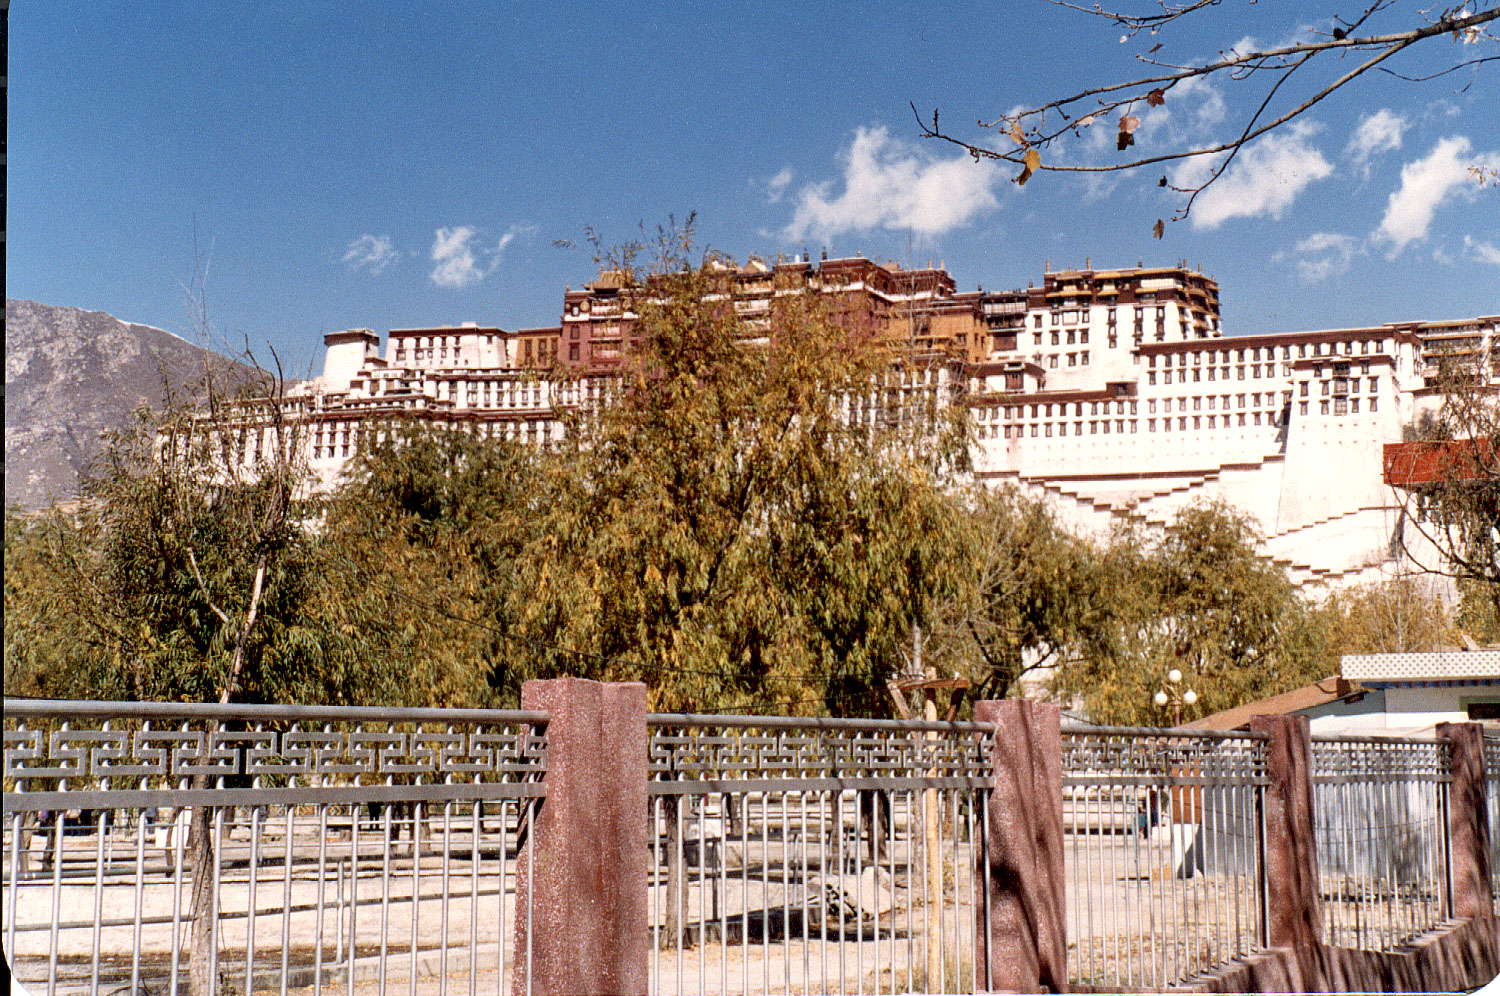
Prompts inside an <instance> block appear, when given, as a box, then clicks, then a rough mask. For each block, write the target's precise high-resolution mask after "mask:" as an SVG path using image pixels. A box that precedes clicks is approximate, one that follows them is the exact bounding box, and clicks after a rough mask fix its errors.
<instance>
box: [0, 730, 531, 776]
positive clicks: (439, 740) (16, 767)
mask: <svg viewBox="0 0 1500 996" xmlns="http://www.w3.org/2000/svg"><path fill="white" fill-rule="evenodd" d="M75 722H76V721H75ZM7 725H9V724H7ZM377 725H378V726H379V727H380V728H378V729H368V728H353V729H328V728H323V727H321V726H320V727H319V728H318V729H308V730H302V729H298V728H296V726H295V725H293V726H291V727H290V728H288V729H266V728H264V727H260V728H252V729H249V730H219V731H216V732H214V733H212V734H209V733H208V732H206V731H204V730H194V729H184V728H182V727H181V726H173V727H170V728H162V729H147V728H134V729H124V728H115V729H110V728H108V726H109V724H107V723H102V722H101V723H99V724H98V727H99V728H95V729H79V728H76V727H70V728H68V729H56V728H54V729H39V728H35V727H32V728H28V727H26V726H25V725H21V724H18V725H17V727H16V728H14V729H6V730H5V734H4V767H3V772H4V776H5V778H6V779H7V781H8V782H10V781H11V780H15V781H17V782H20V781H23V780H24V783H25V788H26V789H29V790H32V791H37V790H40V789H41V788H42V785H41V784H40V782H41V781H42V780H48V781H52V780H66V781H67V782H68V783H69V784H68V785H67V787H68V788H83V787H94V786H100V785H101V784H102V783H104V782H105V780H109V781H108V784H109V786H110V787H119V788H123V787H126V786H128V785H129V784H131V783H132V782H134V781H136V780H139V779H147V780H149V781H155V782H157V783H160V782H169V783H170V782H176V781H180V780H183V779H187V778H191V777H193V776H197V775H207V776H209V777H210V778H215V777H227V776H231V775H233V776H245V777H249V778H254V779H266V780H269V781H270V782H272V783H283V780H287V781H292V780H294V781H295V782H297V783H300V784H302V785H319V784H355V783H358V782H360V781H365V782H366V783H369V780H370V779H378V780H380V781H385V780H386V779H387V778H392V777H395V776H399V780H400V781H402V782H405V783H409V782H411V781H413V780H419V781H422V782H425V783H429V784H431V783H437V782H445V781H453V782H465V781H486V782H491V781H516V780H521V779H522V778H525V777H527V776H536V775H539V774H540V773H541V772H542V771H544V770H545V768H546V734H545V732H539V731H537V730H536V729H535V728H533V727H532V726H531V725H530V724H529V723H526V722H524V721H523V722H518V723H514V724H495V725H490V724H486V725H484V726H483V727H480V728H465V727H462V726H448V727H446V728H442V729H438V730H422V729H416V730H402V729H396V728H393V727H392V726H391V724H388V723H380V724H377Z"/></svg>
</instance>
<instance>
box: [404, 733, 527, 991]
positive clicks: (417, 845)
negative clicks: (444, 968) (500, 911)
mask: <svg viewBox="0 0 1500 996" xmlns="http://www.w3.org/2000/svg"><path fill="white" fill-rule="evenodd" d="M412 736H413V739H415V737H416V734H413V735H412ZM412 749H413V752H415V750H416V746H415V744H414V745H413V747H412ZM421 780H422V779H421V776H420V775H418V776H417V778H416V783H417V784H419V785H420V784H421ZM421 899H422V802H421V800H420V799H418V800H414V801H413V802H412V804H411V971H410V976H409V978H408V980H407V992H409V993H410V994H411V996H417V935H418V931H419V929H420V926H419V919H418V911H419V908H420V906H421ZM502 902H503V899H502Z"/></svg>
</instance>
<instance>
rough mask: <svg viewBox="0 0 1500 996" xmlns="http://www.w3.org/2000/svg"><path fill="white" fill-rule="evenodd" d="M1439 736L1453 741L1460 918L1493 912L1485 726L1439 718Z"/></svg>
mask: <svg viewBox="0 0 1500 996" xmlns="http://www.w3.org/2000/svg"><path fill="white" fill-rule="evenodd" d="M1437 735H1438V736H1440V737H1447V738H1448V741H1449V743H1450V744H1452V752H1451V753H1450V755H1449V771H1450V772H1451V774H1452V776H1453V782H1452V784H1451V785H1449V786H1448V841H1449V859H1448V861H1449V864H1448V868H1449V870H1450V874H1451V875H1452V881H1453V913H1452V915H1453V916H1455V917H1489V916H1493V915H1494V905H1493V904H1494V899H1493V897H1491V895H1490V834H1489V829H1490V824H1489V811H1488V810H1487V809H1486V808H1485V807H1486V799H1485V770H1484V727H1482V726H1481V725H1480V724H1478V723H1439V724H1438V726H1437Z"/></svg>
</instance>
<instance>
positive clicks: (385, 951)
mask: <svg viewBox="0 0 1500 996" xmlns="http://www.w3.org/2000/svg"><path fill="white" fill-rule="evenodd" d="M386 784H387V785H389V784H391V778H390V776H389V775H387V776H386ZM380 834H381V855H380V955H379V959H380V960H379V964H378V968H377V971H378V973H379V976H380V991H381V992H382V993H384V992H385V991H386V983H385V963H386V959H387V958H388V957H390V926H391V804H390V803H386V804H385V806H384V808H383V810H382V812H381V816H380Z"/></svg>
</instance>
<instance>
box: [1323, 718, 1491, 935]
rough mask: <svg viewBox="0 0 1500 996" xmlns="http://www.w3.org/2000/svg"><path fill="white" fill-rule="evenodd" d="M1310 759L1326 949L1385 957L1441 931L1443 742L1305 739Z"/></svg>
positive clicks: (1444, 905)
mask: <svg viewBox="0 0 1500 996" xmlns="http://www.w3.org/2000/svg"><path fill="white" fill-rule="evenodd" d="M1312 760H1313V769H1312V782H1313V808H1314V813H1315V835H1316V838H1317V855H1318V874H1319V877H1320V879H1321V882H1320V891H1321V894H1322V902H1323V910H1324V914H1323V915H1324V923H1325V930H1324V938H1323V939H1324V942H1325V943H1327V944H1334V945H1338V946H1340V947H1348V948H1361V949H1364V950H1367V951H1391V950H1394V949H1396V948H1397V947H1398V946H1400V945H1402V944H1405V943H1407V942H1408V941H1410V940H1411V939H1413V938H1415V937H1417V936H1418V935H1420V934H1422V933H1424V932H1426V931H1429V930H1431V929H1433V928H1434V927H1436V926H1437V925H1438V924H1440V923H1442V922H1443V920H1444V919H1445V918H1446V917H1447V916H1448V915H1449V914H1448V911H1449V895H1448V881H1449V880H1448V784H1449V782H1450V781H1451V780H1452V779H1451V775H1450V773H1449V758H1448V742H1447V741H1446V740H1441V739H1431V738H1429V739H1399V740H1398V739H1393V738H1387V737H1352V736H1341V737H1313V738H1312ZM1491 777H1493V775H1491Z"/></svg>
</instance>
